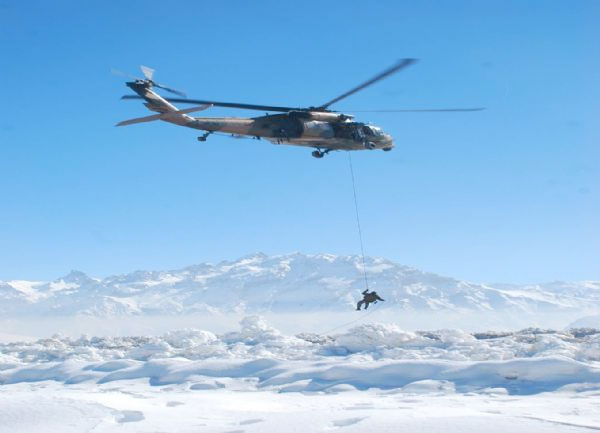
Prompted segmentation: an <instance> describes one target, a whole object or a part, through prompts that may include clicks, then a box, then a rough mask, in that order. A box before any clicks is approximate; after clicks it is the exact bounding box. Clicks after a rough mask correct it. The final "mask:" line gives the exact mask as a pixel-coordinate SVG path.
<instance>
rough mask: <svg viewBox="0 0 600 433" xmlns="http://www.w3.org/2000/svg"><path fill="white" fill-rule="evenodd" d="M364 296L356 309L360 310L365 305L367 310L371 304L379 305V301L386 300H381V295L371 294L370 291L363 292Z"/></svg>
mask: <svg viewBox="0 0 600 433" xmlns="http://www.w3.org/2000/svg"><path fill="white" fill-rule="evenodd" d="M362 294H363V298H362V300H361V301H359V302H358V304H356V309H357V310H360V307H361V306H362V304H365V310H366V309H367V308H369V304H370V303H371V302H374V303H377V301H383V300H384V299H381V298H380V297H379V295H378V294H377V292H370V293H369V289H367V290H365V291H364V292H362Z"/></svg>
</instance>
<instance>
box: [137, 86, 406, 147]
mask: <svg viewBox="0 0 600 433" xmlns="http://www.w3.org/2000/svg"><path fill="white" fill-rule="evenodd" d="M127 85H128V86H129V87H130V88H131V89H132V90H134V91H135V92H136V93H137V94H138V95H140V96H141V97H142V98H143V99H144V100H145V101H146V102H145V105H146V107H147V108H148V109H149V110H151V111H155V112H157V113H162V114H170V115H169V116H168V117H161V118H160V119H157V120H163V121H165V122H169V123H174V124H177V125H180V126H186V127H188V128H194V129H200V130H203V131H207V133H208V134H210V133H214V132H221V133H227V134H232V135H233V136H236V137H249V138H264V139H266V140H268V141H270V142H272V143H274V144H288V145H294V146H304V147H312V148H315V149H318V151H319V152H321V151H325V152H328V151H330V150H365V149H372V150H374V149H382V150H386V151H388V150H391V149H392V148H393V147H394V143H393V140H392V137H391V136H390V135H389V134H386V133H384V132H383V131H382V130H381V129H380V128H378V127H377V126H373V125H367V124H364V123H360V122H354V121H353V120H352V119H353V116H351V115H347V114H342V113H336V112H332V111H323V110H321V111H319V110H314V111H313V110H310V109H307V110H297V111H295V110H293V111H289V112H286V113H282V114H267V115H265V116H259V117H251V118H242V117H192V116H189V115H187V114H178V110H177V108H176V107H175V106H174V105H173V104H171V103H170V102H168V101H167V100H166V99H164V98H163V97H161V96H160V95H158V94H157V93H155V92H154V91H153V90H152V89H151V86H149V85H148V83H146V82H144V81H140V82H137V81H136V82H129V83H127ZM208 106H209V105H207V106H206V107H208ZM171 114H172V115H171ZM208 134H205V135H204V136H203V137H199V139H200V140H201V141H205V140H206V136H207V135H208ZM319 152H317V154H313V156H316V155H318V154H320V153H319Z"/></svg>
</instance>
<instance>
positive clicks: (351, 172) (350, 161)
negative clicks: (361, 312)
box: [348, 152, 369, 291]
mask: <svg viewBox="0 0 600 433" xmlns="http://www.w3.org/2000/svg"><path fill="white" fill-rule="evenodd" d="M348 164H349V165H350V176H352V192H354V210H355V211H356V226H357V227H358V239H359V240H360V254H361V256H362V267H363V274H364V276H365V288H366V289H367V291H368V290H369V280H368V279H367V268H366V266H365V248H364V246H363V238H362V230H361V229H360V218H359V216H358V200H357V199H356V182H355V180H354V169H353V168H352V156H351V155H350V152H348Z"/></svg>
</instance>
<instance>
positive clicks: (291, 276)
mask: <svg viewBox="0 0 600 433" xmlns="http://www.w3.org/2000/svg"><path fill="white" fill-rule="evenodd" d="M365 270H366V277H367V282H368V285H369V287H370V288H371V289H372V290H376V291H377V292H378V293H379V294H380V296H381V297H383V298H384V299H385V302H384V303H382V304H380V305H379V308H386V309H398V310H404V311H406V310H411V311H443V310H445V311H478V312H486V311H502V310H507V311H511V312H516V313H518V312H553V311H562V312H564V311H577V310H583V309H587V310H589V309H590V308H597V307H599V306H600V282H599V281H580V282H551V283H543V284H532V285H515V284H479V283H471V282H466V281H460V280H458V279H455V278H451V277H445V276H440V275H436V274H434V273H430V272H424V271H421V270H418V269H415V268H411V267H408V266H403V265H400V264H397V263H394V262H392V261H390V260H386V259H384V258H376V257H366V258H365ZM364 289H365V276H364V272H363V266H362V259H361V258H360V257H359V256H335V255H330V254H317V255H308V254H301V253H293V254H285V255H275V256H267V255H265V254H261V253H258V254H253V255H249V256H246V257H242V258H240V259H238V260H235V261H223V262H220V263H218V264H210V263H203V264H198V265H193V266H188V267H185V268H182V269H176V270H169V271H135V272H131V273H128V274H123V275H115V276H109V277H106V278H92V277H90V276H88V275H86V274H85V273H83V272H80V271H72V272H70V273H69V274H68V275H66V276H64V277H61V278H58V279H56V280H54V281H52V282H38V281H25V280H13V281H0V314H1V315H2V316H3V317H15V316H19V317H23V316H28V315H36V316H40V315H41V316H54V315H91V316H100V317H111V316H123V315H147V314H160V315H175V314H190V313H199V312H200V313H215V314H221V313H223V314H225V313H229V312H236V313H246V312H247V313H266V312H274V313H277V312H302V311H342V310H346V309H349V308H354V306H355V305H356V302H357V301H358V300H359V299H360V298H361V295H360V293H361V292H362V291H363V290H364Z"/></svg>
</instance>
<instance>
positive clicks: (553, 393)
mask: <svg viewBox="0 0 600 433" xmlns="http://www.w3.org/2000/svg"><path fill="white" fill-rule="evenodd" d="M0 391H2V392H0V420H2V421H1V422H0V432H21V431H22V432H38V431H39V432H42V431H43V432H52V431H57V432H58V431H60V432H70V431H72V432H83V431H94V432H107V431H110V432H112V431H148V432H160V431H178V432H179V431H180V432H185V431H207V432H230V433H231V432H271V431H273V432H275V431H277V432H279V431H290V432H294V431H306V432H312V431H332V430H340V431H342V432H353V431H356V432H358V431H383V432H385V431H404V429H406V430H407V431H428V432H430V431H433V432H436V431H439V432H446V431H450V430H457V431H473V432H475V431H477V432H480V431H487V432H495V431H498V432H500V431H502V432H506V431H507V430H508V429H510V431H512V432H521V431H523V432H525V431H528V432H529V431H539V432H544V431H561V432H563V431H564V432H569V431H581V429H582V428H586V429H596V430H600V403H599V401H600V398H599V397H600V331H597V330H594V329H579V330H572V331H561V332H555V331H544V330H540V329H526V330H523V331H519V332H499V333H491V332H490V333H480V334H470V333H466V332H463V331H459V330H441V331H435V332H408V331H405V330H403V329H401V328H399V327H398V326H395V325H391V324H362V325H358V326H355V327H354V328H353V329H350V330H348V331H344V332H341V333H339V334H331V335H319V334H298V335H285V334H283V333H281V332H279V331H278V330H277V329H274V328H273V327H271V326H270V325H268V324H267V323H266V322H265V320H264V319H262V318H260V317H257V316H251V317H246V318H244V319H243V320H242V321H241V326H240V328H239V330H238V331H235V332H228V333H224V334H220V335H216V334H214V333H212V332H209V331H203V330H193V329H188V330H182V331H175V332H169V333H166V334H164V335H162V336H155V337H150V336H143V337H86V336H84V337H80V338H77V339H73V338H67V337H59V336H56V337H54V338H50V339H43V340H37V341H26V342H12V343H4V344H0Z"/></svg>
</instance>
